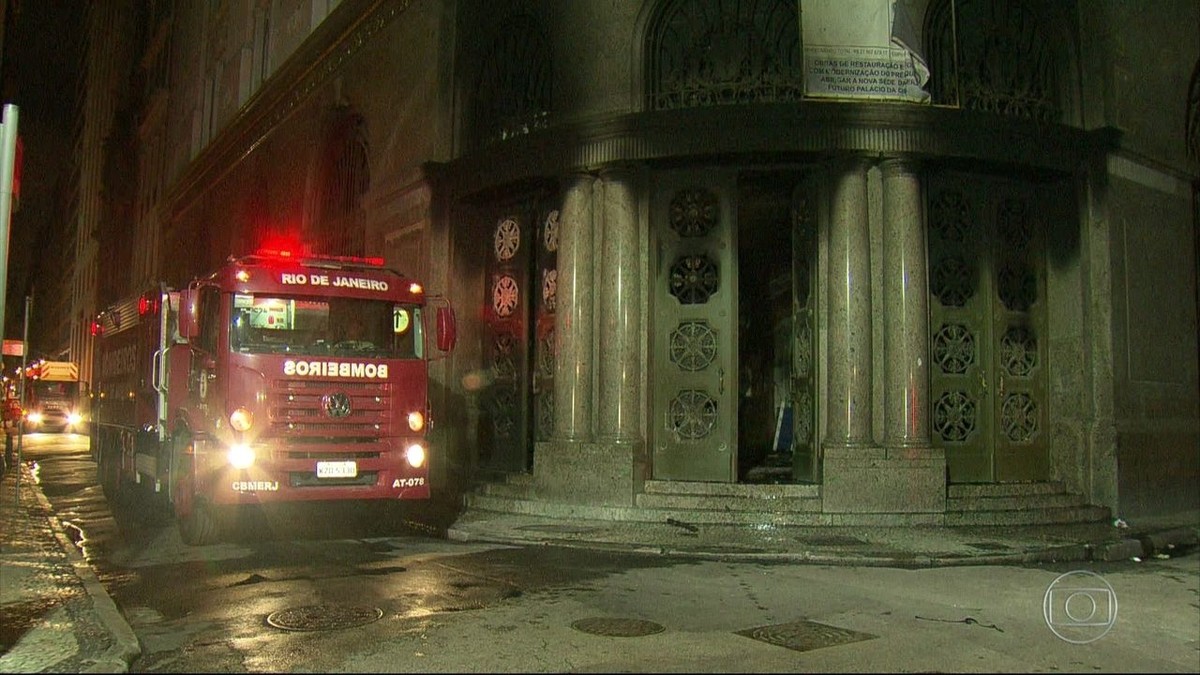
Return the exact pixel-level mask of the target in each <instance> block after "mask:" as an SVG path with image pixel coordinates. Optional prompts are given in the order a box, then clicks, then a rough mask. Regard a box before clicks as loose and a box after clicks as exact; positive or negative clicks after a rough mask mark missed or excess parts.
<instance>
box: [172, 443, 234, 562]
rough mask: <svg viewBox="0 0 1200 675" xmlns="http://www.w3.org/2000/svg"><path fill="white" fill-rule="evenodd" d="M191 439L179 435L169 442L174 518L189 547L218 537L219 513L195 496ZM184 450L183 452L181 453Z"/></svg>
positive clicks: (203, 543)
mask: <svg viewBox="0 0 1200 675" xmlns="http://www.w3.org/2000/svg"><path fill="white" fill-rule="evenodd" d="M191 443H192V437H191V435H190V434H188V433H187V432H180V433H178V434H176V436H175V437H174V438H173V439H172V448H171V456H172V458H173V460H174V461H173V462H172V464H173V466H172V474H173V475H172V476H171V481H172V491H171V498H172V500H173V501H174V507H175V517H176V519H177V520H178V521H179V536H180V537H181V538H182V539H183V543H185V544H188V545H189V546H204V545H207V544H212V543H215V542H216V541H218V540H219V539H220V537H221V529H222V528H221V521H220V519H219V518H218V515H219V514H220V512H221V511H220V509H219V507H217V506H214V505H213V504H212V503H210V502H209V501H208V500H207V499H205V498H204V497H200V496H197V495H196V488H195V483H194V473H193V462H194V461H195V458H194V456H193V454H192V451H191V448H189V447H188V446H190V445H191ZM185 450H186V452H185Z"/></svg>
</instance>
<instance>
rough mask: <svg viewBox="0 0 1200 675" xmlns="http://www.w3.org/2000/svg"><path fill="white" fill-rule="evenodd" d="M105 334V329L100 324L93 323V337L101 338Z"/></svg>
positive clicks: (97, 322)
mask: <svg viewBox="0 0 1200 675" xmlns="http://www.w3.org/2000/svg"><path fill="white" fill-rule="evenodd" d="M103 332H104V329H103V328H101V327H100V322H99V321H93V322H92V337H99V336H100V335H101V334H102V333H103Z"/></svg>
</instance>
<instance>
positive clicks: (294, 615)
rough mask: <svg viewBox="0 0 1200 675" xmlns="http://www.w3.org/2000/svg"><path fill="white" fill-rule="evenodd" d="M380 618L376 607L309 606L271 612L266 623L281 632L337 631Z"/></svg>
mask: <svg viewBox="0 0 1200 675" xmlns="http://www.w3.org/2000/svg"><path fill="white" fill-rule="evenodd" d="M382 616H383V610H382V609H379V608H378V607H354V606H350V607H346V606H341V605H310V606H308V607H292V608H291V609H281V610H279V611H278V612H273V613H272V614H270V615H269V616H268V617H267V623H268V624H270V625H272V626H274V627H276V628H282V629H283V630H300V631H304V630H337V629H339V628H353V627H354V626H362V625H363V624H368V623H371V622H372V621H378V620H379V619H380V618H381V617H382Z"/></svg>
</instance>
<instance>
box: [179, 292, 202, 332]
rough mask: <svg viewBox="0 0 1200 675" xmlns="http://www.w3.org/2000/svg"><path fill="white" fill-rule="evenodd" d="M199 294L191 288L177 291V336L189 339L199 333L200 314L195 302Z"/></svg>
mask: <svg viewBox="0 0 1200 675" xmlns="http://www.w3.org/2000/svg"><path fill="white" fill-rule="evenodd" d="M199 299H200V294H199V293H197V292H196V290H194V289H191V288H185V289H183V290H181V291H179V337H181V338H183V339H185V340H191V339H192V338H195V337H196V336H198V335H200V318H199V317H200V315H199V313H198V312H197V311H196V303H197V302H198V301H199Z"/></svg>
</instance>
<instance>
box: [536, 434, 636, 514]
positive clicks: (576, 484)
mask: <svg viewBox="0 0 1200 675" xmlns="http://www.w3.org/2000/svg"><path fill="white" fill-rule="evenodd" d="M642 452H643V448H642V444H641V443H640V442H630V441H561V440H559V441H544V442H540V443H538V444H537V447H536V449H535V452H534V453H533V494H534V496H535V497H536V498H538V499H545V500H547V501H552V502H559V503H563V504H583V505H588V506H633V505H634V503H633V500H634V495H635V494H636V492H637V491H638V490H640V489H641V485H642V483H643V482H644V481H645V479H646V476H645V462H644V461H643V460H641V459H640V457H641V454H642Z"/></svg>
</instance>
